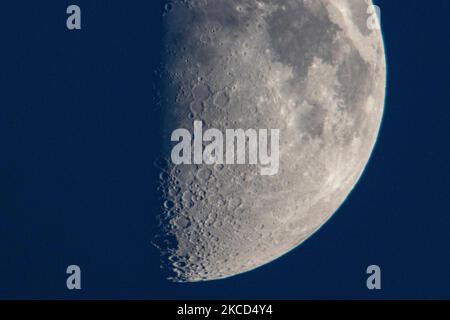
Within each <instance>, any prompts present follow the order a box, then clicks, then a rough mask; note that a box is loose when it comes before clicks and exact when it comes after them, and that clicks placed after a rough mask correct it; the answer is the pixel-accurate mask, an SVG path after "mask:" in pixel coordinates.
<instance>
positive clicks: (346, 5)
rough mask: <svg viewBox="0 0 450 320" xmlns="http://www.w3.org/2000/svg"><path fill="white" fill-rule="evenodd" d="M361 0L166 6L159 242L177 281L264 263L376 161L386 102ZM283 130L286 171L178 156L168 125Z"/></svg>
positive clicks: (322, 217) (318, 222)
mask: <svg viewBox="0 0 450 320" xmlns="http://www.w3.org/2000/svg"><path fill="white" fill-rule="evenodd" d="M370 4H371V3H370V2H369V1H364V0H286V1H269V0H245V1H244V0H235V1H232V0H192V1H179V2H178V1H176V2H172V3H171V5H170V6H168V7H167V12H166V14H165V17H164V24H165V50H166V52H165V56H166V60H165V62H164V66H163V68H162V79H163V82H164V90H163V97H164V103H163V105H164V107H165V111H164V112H165V116H164V127H165V132H166V136H167V140H166V141H167V150H165V152H166V155H167V157H166V160H163V161H160V162H159V163H158V166H159V168H160V169H161V191H162V193H163V198H164V199H163V201H164V208H163V209H164V212H163V214H162V215H161V217H160V218H161V219H160V220H161V228H162V229H161V234H160V239H161V242H160V245H159V246H160V248H161V249H162V251H163V256H164V258H165V259H167V261H168V263H167V264H168V265H169V266H170V268H171V270H172V271H173V277H172V279H173V280H174V281H202V280H212V279H220V278H225V277H229V276H233V275H236V274H239V273H242V272H246V271H249V270H252V269H254V268H256V267H259V266H261V265H263V264H265V263H268V262H270V261H272V260H274V259H276V258H278V257H280V256H281V255H283V254H285V253H286V252H288V251H290V250H291V249H293V248H295V247H296V246H298V245H299V244H300V243H302V242H303V241H304V240H305V239H307V238H308V237H310V236H311V235H312V234H313V233H314V232H315V231H316V230H317V229H318V228H320V226H322V225H323V223H324V222H325V221H326V220H327V219H329V218H330V217H331V215H332V214H333V213H334V212H335V211H336V210H337V209H338V207H339V206H340V205H341V204H342V202H343V201H344V200H345V198H346V197H347V196H348V194H349V193H350V191H351V190H352V189H353V188H354V186H355V184H356V183H357V181H358V179H359V177H360V176H361V174H362V171H363V169H364V167H365V165H366V164H367V162H368V159H369V157H370V154H371V151H372V149H373V147H374V144H375V141H376V137H377V134H378V131H379V127H380V122H381V118H382V113H383V107H384V97H385V85H386V66H385V60H384V47H383V42H382V36H381V32H380V31H379V30H369V29H368V28H367V24H366V21H367V19H368V18H369V17H368V15H367V8H368V7H369V5H370ZM194 119H195V120H201V121H203V126H204V128H205V130H206V129H208V128H217V129H219V130H221V131H225V130H226V129H232V128H254V129H260V128H277V129H279V130H280V145H279V154H280V163H279V172H278V174H277V175H274V176H261V175H260V174H259V173H258V169H259V168H258V167H257V166H250V165H239V166H227V165H205V164H202V165H174V164H173V163H171V161H170V147H171V145H170V133H171V132H172V131H173V130H175V129H177V128H186V129H188V130H190V131H191V132H192V130H193V128H192V127H193V121H194Z"/></svg>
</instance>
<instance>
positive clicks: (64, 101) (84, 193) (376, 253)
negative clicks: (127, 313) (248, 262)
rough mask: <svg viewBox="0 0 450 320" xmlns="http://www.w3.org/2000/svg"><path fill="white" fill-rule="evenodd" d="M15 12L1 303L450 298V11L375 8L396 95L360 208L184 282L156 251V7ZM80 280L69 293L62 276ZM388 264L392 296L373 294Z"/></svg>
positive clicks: (7, 56)
mask: <svg viewBox="0 0 450 320" xmlns="http://www.w3.org/2000/svg"><path fill="white" fill-rule="evenodd" d="M75 2H76V3H77V4H78V5H80V6H81V8H82V10H83V11H82V12H83V29H82V30H81V31H79V32H68V31H67V29H66V28H65V19H66V15H65V9H66V7H67V6H68V5H69V4H71V3H69V2H66V1H59V2H58V3H56V2H51V1H44V2H36V1H20V0H19V1H8V2H5V3H3V4H2V12H3V14H2V16H1V17H0V35H1V38H0V39H1V47H0V48H1V50H0V65H1V68H0V298H13V299H15V298H33V299H35V298H70V299H79V298H82V299H90V298H138V299H148V298H152V299H155V298H159V299H162V298H170V299H172V298H173V299H175V298H189V299H195V298H204V299H207V298H273V299H297V298H302V299H316V298H318V299H328V298H337V299H343V298H360V299H367V298H447V299H448V298H450V276H449V274H448V270H450V205H449V193H450V179H449V156H450V152H449V133H450V132H449V120H450V108H449V99H448V98H449V84H450V81H449V74H450V62H449V56H450V44H449V39H450V34H449V31H450V26H449V23H448V21H449V13H450V2H449V1H446V0H433V1H392V0H386V1H377V3H378V4H379V5H380V7H381V10H382V22H383V30H384V37H385V44H386V53H387V61H388V67H389V74H388V95H387V101H386V111H385V116H384V121H383V125H382V130H381V133H380V136H379V140H378V143H377V145H376V148H375V150H374V153H373V155H372V159H371V161H370V163H369V165H368V166H367V169H366V171H365V173H364V175H363V177H362V179H361V180H360V182H359V184H358V186H357V187H356V188H355V190H354V191H353V192H352V194H351V196H350V197H349V198H348V199H347V201H346V202H345V203H344V204H343V205H342V207H341V208H340V209H339V211H338V212H337V213H336V214H335V215H334V216H333V218H332V219H331V220H330V221H329V222H328V223H327V224H326V225H325V226H324V227H322V228H321V229H320V231H319V232H317V233H316V234H315V235H314V236H313V237H311V238H310V239H309V240H307V241H306V242H305V243H304V244H302V245H301V246H300V247H298V248H297V249H295V250H293V251H292V252H291V253H289V254H288V255H285V256H283V257H282V258H280V259H278V260H277V261H275V262H272V263H270V264H268V265H265V266H263V267H261V268H259V269H257V270H255V271H252V272H249V273H245V274H242V275H239V276H236V277H232V278H229V279H225V280H221V281H213V282H207V283H194V284H174V283H170V282H168V281H166V280H165V278H164V274H163V272H162V271H161V270H160V268H159V254H158V252H157V250H156V249H155V248H154V247H153V246H152V245H151V240H152V235H153V232H154V230H155V215H156V214H157V212H158V210H159V208H158V206H159V201H158V198H157V196H158V194H157V193H156V192H155V188H156V182H157V171H156V170H154V167H153V165H152V162H153V160H154V158H155V157H156V156H157V155H158V151H159V148H160V143H161V140H160V139H159V136H158V132H159V120H158V116H157V114H156V112H155V111H154V110H153V108H152V106H153V105H154V103H155V99H154V96H153V91H152V90H151V83H152V82H154V81H155V79H154V73H153V70H154V69H155V68H156V67H157V66H158V63H159V61H160V57H159V55H158V54H159V48H160V41H161V21H160V20H161V9H162V5H161V4H159V3H158V2H157V1H132V2H129V1H128V2H127V1H106V0H101V1H75ZM70 264H77V265H80V267H81V268H82V272H83V273H82V285H83V290H82V291H80V292H72V291H68V290H67V289H66V287H65V281H66V274H65V269H66V267H67V266H68V265H70ZM371 264H377V265H380V266H381V268H382V287H383V288H382V290H381V291H377V292H374V291H369V290H367V288H366V286H365V283H366V282H365V281H366V277H367V275H366V274H365V269H366V267H367V266H368V265H371Z"/></svg>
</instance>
